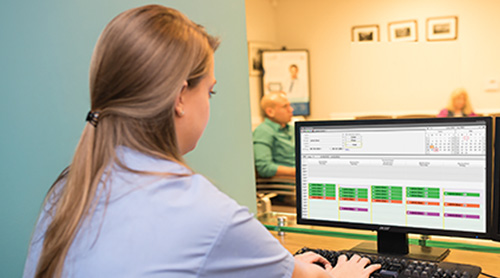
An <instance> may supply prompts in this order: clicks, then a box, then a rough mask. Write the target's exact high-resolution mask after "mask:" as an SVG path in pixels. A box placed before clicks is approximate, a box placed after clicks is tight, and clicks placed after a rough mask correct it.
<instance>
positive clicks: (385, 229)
mask: <svg viewBox="0 0 500 278" xmlns="http://www.w3.org/2000/svg"><path fill="white" fill-rule="evenodd" d="M389 229H390V227H379V228H378V230H379V231H389Z"/></svg>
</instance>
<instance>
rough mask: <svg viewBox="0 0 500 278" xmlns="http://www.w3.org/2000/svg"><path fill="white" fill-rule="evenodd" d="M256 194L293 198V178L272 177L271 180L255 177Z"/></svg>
mask: <svg viewBox="0 0 500 278" xmlns="http://www.w3.org/2000/svg"><path fill="white" fill-rule="evenodd" d="M256 183H257V193H262V194H268V193H276V194H278V195H286V196H295V178H294V177H289V176H274V177H272V178H261V177H256Z"/></svg>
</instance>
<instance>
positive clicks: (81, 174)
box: [24, 5, 380, 278]
mask: <svg viewBox="0 0 500 278" xmlns="http://www.w3.org/2000/svg"><path fill="white" fill-rule="evenodd" d="M217 46H218V41H217V39H215V38H214V37H212V36H210V35H208V34H207V33H206V32H205V30H204V29H203V28H202V27H200V26H199V25H197V24H195V23H193V22H192V21H190V20H189V19H187V18H186V17H185V16H184V15H183V14H181V13H180V12H178V11H176V10H173V9H170V8H166V7H162V6H158V5H150V6H144V7H138V8H135V9H131V10H128V11H125V12H123V13H121V14H120V15H118V16H117V17H116V18H114V19H113V20H112V21H111V22H110V23H109V24H108V25H107V26H106V28H105V29H104V31H103V33H102V34H101V36H100V38H99V40H98V42H97V45H96V47H95V50H94V54H93V57H92V62H91V68H90V99H91V111H90V112H89V113H88V115H87V121H88V123H87V124H86V126H85V128H84V130H83V133H82V135H81V138H80V142H79V143H78V146H77V148H76V151H75V154H74V156H73V160H72V162H71V165H70V166H69V167H68V168H67V169H66V170H64V171H63V172H62V174H61V175H60V176H59V178H58V179H57V180H56V182H55V183H54V185H53V186H52V188H51V189H50V190H49V192H48V194H47V197H46V199H45V202H44V205H43V209H42V211H41V213H40V217H39V219H38V222H37V224H36V227H35V232H34V233H33V237H32V240H31V243H30V250H29V252H28V257H27V260H26V265H25V269H24V277H51V278H52V277H335V278H341V277H368V276H369V275H370V273H371V272H373V271H375V270H376V269H378V268H379V267H380V265H371V266H368V267H366V266H367V265H368V264H369V259H367V258H360V257H359V256H357V255H354V256H352V257H351V259H350V260H347V258H346V257H345V256H340V257H339V259H338V261H339V262H338V263H337V265H336V267H335V268H332V266H331V265H330V264H329V263H328V261H327V260H326V259H324V258H322V257H320V256H319V255H317V254H314V253H305V254H303V255H298V256H296V257H292V255H291V254H290V253H289V252H288V251H287V250H286V249H284V247H283V246H282V245H281V244H280V243H279V242H278V241H277V240H276V239H275V238H274V237H273V236H272V235H271V234H270V233H269V232H268V231H267V230H266V229H265V228H264V227H263V226H262V225H261V224H260V223H259V222H258V221H257V220H256V219H255V218H254V217H253V216H252V215H251V214H250V213H249V212H248V210H247V209H246V208H244V207H241V206H239V205H238V204H237V203H236V202H235V201H234V200H232V199H231V198H229V197H228V196H226V195H225V194H223V193H222V192H220V191H219V190H218V189H217V188H216V187H215V186H214V185H213V184H211V183H210V182H209V181H208V180H207V179H205V178H204V177H203V176H201V175H199V174H195V173H193V171H192V170H191V169H190V168H189V167H188V166H187V165H186V164H185V162H184V159H183V155H185V154H186V153H188V152H190V151H191V150H193V149H194V148H195V146H196V144H197V142H198V139H199V138H200V137H201V135H202V133H203V131H204V129H205V127H206V124H207V122H208V118H209V112H210V102H209V99H210V96H211V95H212V94H213V87H214V85H215V76H214V68H213V67H214V61H213V53H214V51H215V49H216V48H217ZM61 116H63V115H61ZM249 159H250V158H249ZM314 262H316V263H321V264H322V265H323V266H324V268H321V267H319V266H317V265H316V264H314Z"/></svg>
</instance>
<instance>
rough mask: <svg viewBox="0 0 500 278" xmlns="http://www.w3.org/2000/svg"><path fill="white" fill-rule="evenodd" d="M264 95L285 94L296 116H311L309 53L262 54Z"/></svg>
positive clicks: (295, 51)
mask: <svg viewBox="0 0 500 278" xmlns="http://www.w3.org/2000/svg"><path fill="white" fill-rule="evenodd" d="M262 66H263V68H264V75H263V76H262V87H263V92H264V94H269V93H270V92H283V93H285V94H286V95H287V97H288V100H289V101H290V104H291V106H292V107H293V115H294V116H307V115H310V109H309V108H310V82H309V80H310V79H309V51H307V50H276V51H264V52H262Z"/></svg>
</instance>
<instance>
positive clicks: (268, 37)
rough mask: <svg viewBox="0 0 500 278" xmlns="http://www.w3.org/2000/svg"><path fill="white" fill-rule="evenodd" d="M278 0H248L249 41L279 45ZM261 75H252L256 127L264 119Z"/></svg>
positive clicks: (251, 92)
mask: <svg viewBox="0 0 500 278" xmlns="http://www.w3.org/2000/svg"><path fill="white" fill-rule="evenodd" d="M277 4H278V1H277V0H246V1H245V8H246V14H247V40H248V41H249V42H263V43H271V44H274V45H278V44H277V43H278V41H277V35H278V32H277V22H276V20H277V14H276V8H277ZM261 82H262V81H261V77H260V76H250V77H249V83H250V107H251V114H252V126H253V127H255V126H256V125H258V124H259V123H260V122H261V121H262V120H263V118H262V114H261V111H260V106H259V102H260V98H261V96H262V85H261Z"/></svg>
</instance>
